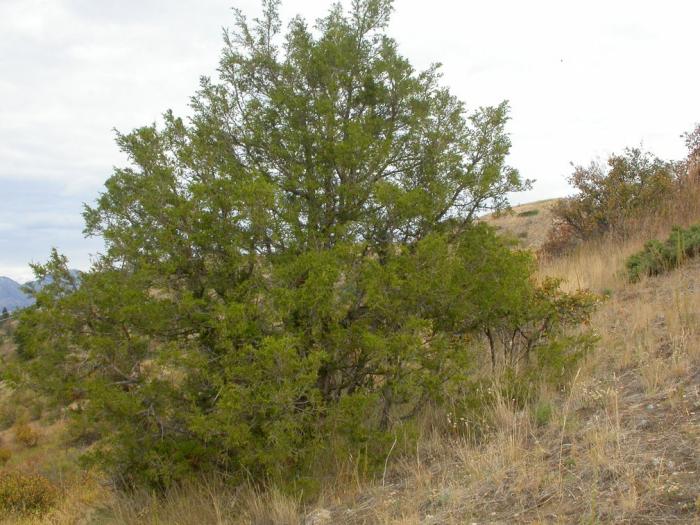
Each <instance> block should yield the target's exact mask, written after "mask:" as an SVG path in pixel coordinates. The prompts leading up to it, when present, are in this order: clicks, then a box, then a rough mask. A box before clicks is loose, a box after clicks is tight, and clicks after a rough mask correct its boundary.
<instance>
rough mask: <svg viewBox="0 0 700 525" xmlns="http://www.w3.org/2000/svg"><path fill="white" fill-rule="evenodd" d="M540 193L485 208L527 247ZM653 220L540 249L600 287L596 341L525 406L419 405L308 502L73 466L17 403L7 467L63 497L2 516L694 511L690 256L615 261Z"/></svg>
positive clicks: (100, 518)
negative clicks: (650, 266)
mask: <svg viewBox="0 0 700 525" xmlns="http://www.w3.org/2000/svg"><path fill="white" fill-rule="evenodd" d="M552 202H553V201H545V202H540V203H533V204H531V205H526V206H523V207H516V208H515V209H514V211H513V213H512V214H511V215H508V216H504V217H500V218H498V217H497V218H489V219H487V220H489V221H490V222H492V223H493V224H494V225H496V226H499V227H501V228H502V229H503V230H505V231H508V232H511V233H514V234H515V235H516V236H518V237H520V238H521V239H524V240H526V244H527V245H528V246H529V247H533V248H536V247H537V243H540V242H541V241H542V239H543V238H544V234H545V232H546V228H547V224H549V223H551V216H549V215H548V211H547V210H548V208H549V206H551V203H552ZM534 210H537V213H534ZM696 218H697V217H696ZM668 226H669V225H668V224H657V225H656V230H658V231H662V230H663V229H664V228H668ZM649 231H650V230H645V231H641V230H640V235H639V236H638V237H637V238H632V239H628V240H627V241H625V242H613V241H610V240H608V241H600V242H597V243H590V244H587V245H584V246H582V247H581V248H580V249H579V250H578V251H576V252H574V253H573V254H571V255H569V256H567V257H564V258H560V259H552V260H548V261H543V262H541V268H540V273H541V275H542V276H545V275H547V276H549V275H551V276H557V277H561V278H564V279H565V280H566V282H567V283H568V286H569V287H570V288H579V287H586V288H591V289H592V290H595V291H597V292H599V293H602V294H604V295H605V296H606V297H607V299H606V300H605V301H604V302H603V303H602V305H601V307H600V308H599V310H598V312H597V313H596V315H595V317H594V319H593V321H592V323H591V328H592V329H593V330H594V331H595V332H596V333H597V334H598V335H599V337H600V342H599V344H598V347H597V350H596V352H595V353H594V354H592V355H591V356H590V357H589V358H588V359H587V360H586V361H585V362H584V363H583V365H582V366H581V367H580V368H579V369H578V370H577V372H576V374H575V377H574V378H573V380H572V382H571V384H570V385H569V386H568V387H566V388H563V389H559V390H557V389H554V388H552V387H542V389H541V391H540V392H539V395H538V396H537V399H536V400H535V401H534V402H533V403H532V404H531V405H529V406H528V407H526V408H524V409H523V408H517V407H516V405H515V404H514V403H512V402H511V400H509V399H507V398H504V397H502V396H501V397H496V399H495V401H494V402H493V406H491V407H490V408H491V410H488V411H487V413H486V416H485V418H484V419H483V420H482V421H479V422H473V421H456V420H454V419H450V415H449V413H448V412H436V413H432V414H429V415H426V416H425V417H424V420H423V421H422V422H421V424H420V427H419V428H420V437H419V439H418V444H417V446H416V449H415V450H414V451H411V452H410V453H408V452H406V451H404V452H403V453H402V454H397V453H394V454H393V455H392V450H387V461H386V469H385V471H384V472H382V475H381V476H376V477H374V478H371V479H370V478H368V477H367V476H363V475H362V474H361V469H360V468H359V466H358V465H357V464H356V462H354V461H353V458H347V462H346V463H344V464H342V465H339V466H337V467H336V468H334V469H333V472H334V476H333V477H332V478H329V479H326V480H325V481H324V483H323V485H322V487H321V493H320V496H319V497H318V498H316V499H315V500H313V501H312V502H305V503H302V501H301V500H300V499H297V498H294V497H290V496H288V495H285V494H283V493H282V492H280V491H278V490H276V489H275V488H270V489H268V490H260V489H258V490H255V489H253V488H250V487H232V486H230V485H228V484H227V483H226V480H224V479H212V480H206V481H200V482H198V483H193V484H192V485H189V486H183V487H179V488H178V489H176V490H172V491H171V492H169V493H168V494H166V495H165V497H162V498H159V497H156V496H154V495H152V494H149V493H138V494H129V495H125V494H119V493H116V492H114V491H112V489H111V488H110V485H109V484H108V483H106V480H104V479H101V477H100V476H99V474H98V473H96V472H89V471H85V470H83V469H82V468H81V467H80V466H79V465H78V463H77V461H76V457H77V455H78V452H79V449H77V448H75V446H73V445H71V443H70V441H69V439H68V438H67V437H66V435H65V433H64V432H63V427H64V425H65V423H64V420H63V417H64V416H63V415H62V414H61V413H60V412H59V413H56V412H51V411H48V412H46V411H44V412H43V413H44V415H43V416H42V417H41V418H39V419H36V420H33V421H32V420H31V419H32V418H31V417H29V416H27V415H26V414H25V415H22V414H15V416H16V417H17V418H18V420H20V419H21V418H22V417H23V418H25V419H27V418H28V419H29V423H28V424H29V425H30V426H31V427H32V428H33V429H35V430H36V432H37V434H38V436H39V441H38V443H37V445H36V446H27V445H25V444H23V443H22V442H20V441H19V440H18V439H17V433H16V428H17V423H14V425H11V426H8V427H7V428H6V429H5V430H4V431H2V432H1V433H0V439H1V440H2V447H4V448H5V449H7V450H8V451H9V453H10V459H9V460H8V462H7V464H6V465H5V467H4V468H5V469H18V470H22V471H26V472H39V473H41V474H42V475H44V476H46V477H47V478H49V479H50V480H51V481H52V482H53V483H55V484H56V486H57V487H58V489H59V491H60V494H61V497H60V498H59V499H58V501H57V503H56V505H55V507H54V508H53V510H52V511H50V512H49V513H48V514H45V515H44V516H42V517H40V518H39V517H25V518H21V519H20V518H17V517H9V518H5V520H4V521H3V523H53V524H73V523H99V524H121V523H124V524H134V525H135V524H141V523H147V524H182V525H186V524H192V525H195V524H198V525H199V524H208V523H212V524H224V523H227V524H238V523H241V524H243V523H250V524H290V525H291V524H316V525H321V524H348V525H354V524H357V525H359V524H426V525H427V524H463V523H479V524H485V523H490V524H511V523H523V524H524V523H582V524H583V523H586V524H588V523H591V524H592V523H629V524H647V523H648V524H656V523H700V454H699V453H698V451H700V322H699V321H700V319H699V318H698V317H699V315H700V263H699V262H690V263H689V264H687V265H686V266H684V267H682V268H680V269H679V270H676V271H674V272H671V273H669V274H666V275H664V276H661V277H656V278H650V279H646V280H644V281H643V282H641V283H638V284H629V283H627V282H626V279H625V278H624V276H623V275H621V270H622V269H623V267H624V264H623V263H624V260H625V258H626V257H627V256H628V255H629V254H630V253H632V252H634V251H635V250H637V249H639V247H640V246H641V245H642V243H643V240H644V238H645V237H648V235H649V234H650V233H649ZM519 232H525V234H522V233H519ZM10 350H11V349H9V347H8V346H7V343H5V347H4V352H8V351H10ZM2 395H3V399H4V401H2V402H0V403H4V405H0V406H3V411H7V410H9V409H8V405H12V406H16V405H17V404H18V403H17V398H16V394H13V393H12V392H10V391H8V390H7V389H4V390H3V394H2ZM13 396H15V397H13ZM30 401H31V400H25V401H24V402H23V404H24V405H27V406H31V403H30ZM37 412H41V411H37ZM49 413H50V414H51V415H50V416H49V415H48V414H49ZM35 415H36V414H35ZM8 417H9V416H8ZM457 427H458V428H457ZM477 434H478V435H479V439H476V435H477Z"/></svg>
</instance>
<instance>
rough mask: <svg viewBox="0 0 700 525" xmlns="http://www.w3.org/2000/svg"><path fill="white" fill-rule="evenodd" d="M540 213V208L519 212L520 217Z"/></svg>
mask: <svg viewBox="0 0 700 525" xmlns="http://www.w3.org/2000/svg"><path fill="white" fill-rule="evenodd" d="M539 213H540V210H538V209H534V210H527V211H521V212H520V213H518V217H534V216H535V215H538V214H539Z"/></svg>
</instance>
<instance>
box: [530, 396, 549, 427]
mask: <svg viewBox="0 0 700 525" xmlns="http://www.w3.org/2000/svg"><path fill="white" fill-rule="evenodd" d="M552 412H553V410H552V405H551V404H550V403H547V402H544V401H540V402H538V403H537V404H536V405H535V406H534V408H533V416H534V419H535V424H536V425H537V426H538V427H543V426H545V425H546V424H547V423H549V422H550V420H551V419H552Z"/></svg>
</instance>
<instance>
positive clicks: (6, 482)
mask: <svg viewBox="0 0 700 525" xmlns="http://www.w3.org/2000/svg"><path fill="white" fill-rule="evenodd" d="M57 500H58V489H57V488H56V487H55V486H54V485H53V484H52V483H51V482H50V481H49V480H48V479H46V478H45V477H44V476H41V475H39V474H25V473H22V472H16V471H10V472H4V473H2V474H0V514H5V515H6V514H21V515H26V514H33V515H41V514H44V513H46V512H47V511H49V510H50V509H51V507H53V505H54V504H55V503H56V501H57Z"/></svg>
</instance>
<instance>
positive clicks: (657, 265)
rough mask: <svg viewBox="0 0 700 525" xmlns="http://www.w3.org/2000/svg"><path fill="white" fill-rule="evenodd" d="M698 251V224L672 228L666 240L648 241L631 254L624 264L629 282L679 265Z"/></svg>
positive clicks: (699, 232)
mask: <svg viewBox="0 0 700 525" xmlns="http://www.w3.org/2000/svg"><path fill="white" fill-rule="evenodd" d="M698 253H700V225H695V226H692V227H690V228H688V229H686V230H684V229H682V228H678V227H677V228H674V229H673V231H672V232H671V235H669V237H668V239H666V241H664V242H661V241H658V240H656V239H654V240H651V241H648V242H647V243H646V244H645V245H644V249H643V250H642V251H640V252H638V253H635V254H633V255H631V256H630V257H629V258H628V259H627V261H626V263H625V266H626V268H627V277H628V279H629V280H630V282H637V281H639V280H640V279H641V278H642V277H649V276H653V275H659V274H661V273H664V272H667V271H669V270H672V269H674V268H677V267H678V266H680V265H681V264H682V263H683V262H684V261H685V260H686V259H688V258H692V257H695V256H697V255H698Z"/></svg>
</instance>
